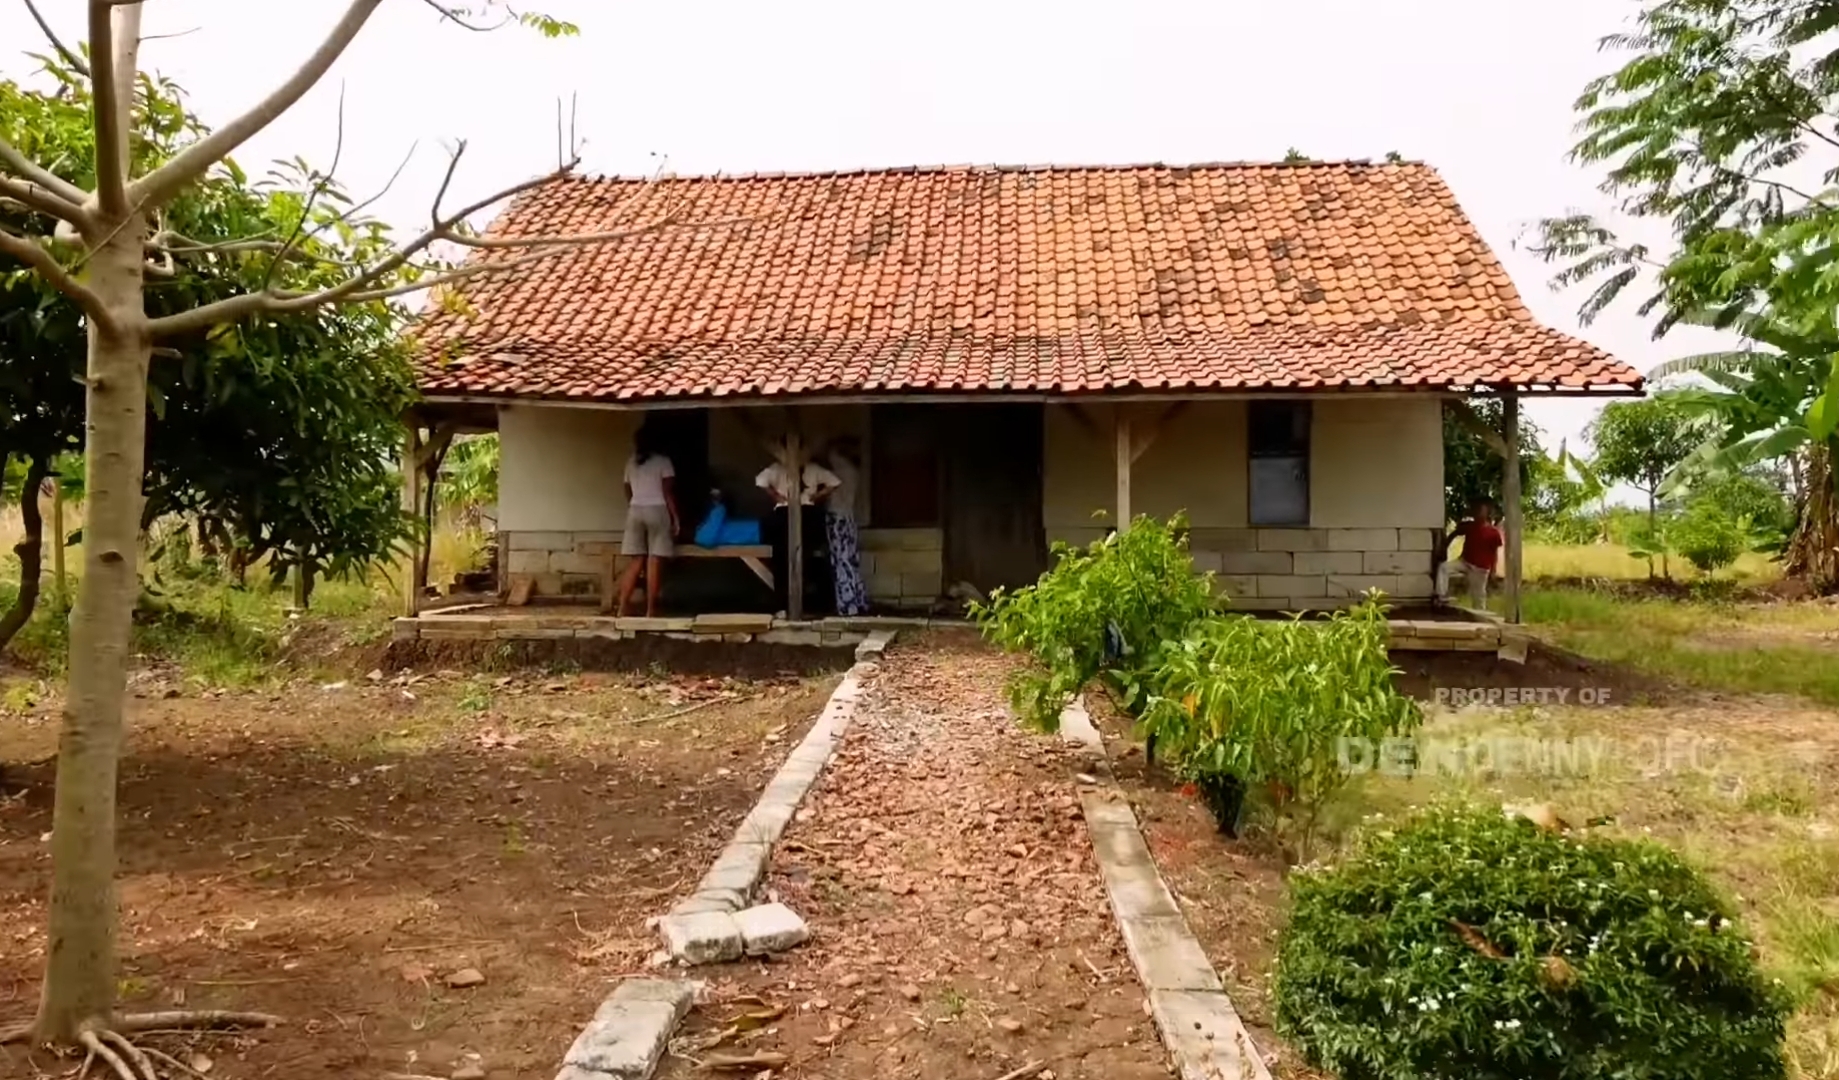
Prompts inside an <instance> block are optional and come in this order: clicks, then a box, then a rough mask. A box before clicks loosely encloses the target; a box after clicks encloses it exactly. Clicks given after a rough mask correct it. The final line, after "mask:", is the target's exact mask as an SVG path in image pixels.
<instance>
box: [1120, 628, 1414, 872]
mask: <svg viewBox="0 0 1839 1080" xmlns="http://www.w3.org/2000/svg"><path fill="white" fill-rule="evenodd" d="M1386 641H1387V629H1386V612H1385V607H1384V606H1383V605H1382V604H1381V602H1380V599H1379V596H1378V594H1377V593H1374V594H1370V595H1369V596H1368V597H1367V598H1366V599H1365V600H1364V601H1363V602H1361V603H1360V604H1359V605H1358V606H1356V607H1354V608H1352V609H1350V610H1347V611H1339V612H1335V613H1334V614H1333V615H1331V616H1329V617H1328V618H1326V619H1308V620H1305V619H1301V618H1297V619H1288V620H1280V621H1269V620H1259V619H1253V618H1247V617H1239V616H1222V617H1216V618H1210V619H1204V620H1200V621H1198V622H1196V623H1194V624H1193V625H1192V626H1191V627H1190V628H1189V631H1188V633H1187V634H1186V635H1184V636H1183V637H1182V638H1181V639H1180V640H1179V641H1176V642H1172V643H1171V644H1169V645H1168V646H1167V647H1166V648H1164V649H1163V650H1162V651H1161V653H1160V654H1159V660H1160V663H1159V665H1158V666H1157V668H1156V669H1155V670H1154V671H1153V672H1152V673H1150V674H1149V675H1148V676H1147V678H1148V680H1149V682H1150V690H1149V692H1148V693H1147V694H1146V695H1145V697H1146V699H1147V703H1148V704H1147V708H1145V710H1144V711H1143V715H1142V727H1143V730H1144V731H1145V733H1146V734H1148V735H1150V736H1153V737H1154V738H1155V739H1156V740H1157V743H1158V744H1159V745H1161V746H1165V747H1167V748H1168V750H1169V752H1170V753H1171V754H1172V756H1173V757H1174V758H1175V759H1176V760H1177V761H1178V762H1179V766H1178V767H1179V768H1180V770H1181V772H1182V773H1183V774H1184V775H1186V776H1188V777H1189V778H1191V779H1193V780H1194V781H1195V782H1196V783H1197V784H1198V785H1200V786H1202V787H1203V789H1209V788H1212V789H1213V792H1217V788H1216V787H1215V785H1216V784H1219V783H1220V782H1221V781H1223V780H1224V778H1227V777H1230V778H1232V782H1233V783H1236V784H1238V785H1243V787H1244V788H1245V789H1247V790H1248V791H1250V792H1252V793H1261V794H1262V795H1264V796H1266V797H1268V798H1269V799H1270V801H1271V803H1272V804H1273V808H1274V809H1275V810H1276V812H1277V814H1278V817H1279V821H1280V824H1284V823H1289V822H1291V821H1295V822H1298V823H1300V824H1301V826H1302V828H1303V840H1304V842H1305V844H1306V843H1307V842H1308V840H1309V838H1310V836H1311V834H1312V833H1313V830H1314V825H1315V818H1316V814H1317V813H1318V812H1319V811H1320V809H1321V807H1322V805H1323V804H1324V803H1325V802H1326V801H1327V800H1328V799H1329V798H1330V797H1331V796H1332V795H1333V794H1334V793H1335V792H1336V791H1338V790H1339V789H1340V788H1341V786H1342V785H1343V784H1345V783H1346V782H1347V780H1348V776H1349V773H1348V769H1347V767H1346V765H1345V764H1344V762H1343V760H1342V759H1343V749H1344V742H1343V740H1346V739H1371V740H1377V739H1381V738H1386V737H1388V736H1394V735H1402V734H1406V733H1408V732H1410V731H1413V730H1416V728H1417V727H1418V725H1419V724H1420V723H1421V722H1422V715H1421V714H1420V713H1419V711H1418V708H1417V706H1416V705H1415V704H1414V703H1413V702H1412V701H1411V699H1410V698H1408V697H1405V696H1404V695H1403V694H1400V693H1399V692H1398V690H1397V689H1395V688H1394V686H1393V683H1392V676H1393V675H1394V674H1395V673H1396V672H1395V670H1394V669H1393V667H1392V664H1391V661H1390V660H1389V659H1388V657H1387V653H1386ZM1227 786H1228V787H1230V785H1227ZM1213 792H1210V795H1211V794H1213ZM1223 810H1224V811H1230V810H1231V808H1230V807H1229V806H1227V807H1216V808H1215V812H1216V814H1217V813H1221V812H1222V811H1223ZM1221 825H1222V827H1227V828H1228V829H1229V831H1230V826H1231V822H1230V821H1227V820H1222V821H1221Z"/></svg>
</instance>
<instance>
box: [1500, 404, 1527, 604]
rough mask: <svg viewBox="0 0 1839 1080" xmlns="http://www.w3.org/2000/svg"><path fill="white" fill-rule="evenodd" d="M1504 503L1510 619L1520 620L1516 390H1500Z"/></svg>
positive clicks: (1522, 517) (1520, 517)
mask: <svg viewBox="0 0 1839 1080" xmlns="http://www.w3.org/2000/svg"><path fill="white" fill-rule="evenodd" d="M1500 438H1501V449H1502V454H1501V468H1502V469H1503V470H1504V471H1503V472H1502V474H1501V502H1503V503H1505V504H1506V506H1505V507H1504V508H1503V509H1504V512H1505V515H1506V521H1504V522H1503V523H1502V526H1503V528H1504V529H1505V535H1506V540H1507V551H1506V555H1507V621H1508V622H1510V623H1518V622H1519V621H1520V569H1521V562H1520V557H1521V543H1520V540H1521V532H1522V529H1523V526H1524V522H1525V518H1526V511H1525V507H1524V506H1523V505H1522V501H1523V500H1522V496H1521V492H1520V395H1519V394H1518V393H1517V392H1516V391H1513V390H1504V391H1502V392H1501V433H1500Z"/></svg>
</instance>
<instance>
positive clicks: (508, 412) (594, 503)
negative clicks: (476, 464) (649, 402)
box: [498, 405, 643, 532]
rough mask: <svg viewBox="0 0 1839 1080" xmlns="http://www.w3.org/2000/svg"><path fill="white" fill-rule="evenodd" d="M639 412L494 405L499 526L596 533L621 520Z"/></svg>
mask: <svg viewBox="0 0 1839 1080" xmlns="http://www.w3.org/2000/svg"><path fill="white" fill-rule="evenodd" d="M642 415H643V414H641V413H638V412H633V411H627V410H621V409H568V408H561V407H555V406H547V405H507V406H503V407H501V408H500V409H499V410H498V441H499V451H498V452H499V466H498V528H499V530H500V531H502V532H598V531H608V530H616V529H622V528H624V527H625V523H626V491H625V486H624V485H625V467H626V458H627V457H629V456H630V455H631V454H632V433H633V432H634V431H635V430H637V429H638V423H639V419H640V417H641V416H642Z"/></svg>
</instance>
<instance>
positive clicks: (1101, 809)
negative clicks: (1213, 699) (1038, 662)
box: [1060, 698, 1271, 1080]
mask: <svg viewBox="0 0 1839 1080" xmlns="http://www.w3.org/2000/svg"><path fill="white" fill-rule="evenodd" d="M1060 737H1061V738H1063V739H1066V740H1067V741H1069V742H1074V743H1078V744H1080V745H1081V746H1083V747H1085V748H1086V749H1087V750H1089V751H1091V752H1092V766H1093V769H1094V770H1096V771H1097V772H1098V773H1099V774H1100V775H1101V776H1102V777H1103V779H1104V784H1103V786H1102V787H1098V788H1095V789H1091V790H1087V791H1083V792H1081V793H1080V796H1079V803H1080V807H1081V809H1082V810H1084V812H1085V819H1086V832H1087V833H1088V834H1089V835H1090V836H1091V838H1092V851H1093V853H1094V854H1095V855H1096V856H1097V857H1098V868H1099V871H1100V873H1101V874H1103V876H1104V879H1105V893H1106V895H1108V896H1109V897H1110V899H1111V912H1112V914H1113V915H1114V916H1115V917H1116V918H1117V925H1118V930H1119V931H1120V932H1121V933H1122V934H1123V935H1124V946H1125V948H1126V949H1127V950H1128V951H1129V953H1130V962H1131V965H1132V966H1134V967H1135V968H1136V969H1137V978H1138V980H1139V981H1141V982H1142V984H1143V989H1144V990H1146V991H1148V993H1149V1008H1150V1014H1151V1015H1152V1016H1153V1017H1155V1020H1156V1030H1157V1031H1159V1032H1160V1033H1161V1035H1162V1044H1163V1046H1165V1047H1166V1048H1167V1049H1168V1052H1169V1055H1170V1057H1172V1058H1173V1059H1174V1061H1175V1067H1176V1069H1177V1071H1178V1073H1179V1075H1180V1076H1181V1078H1182V1080H1271V1074H1270V1070H1268V1069H1267V1068H1265V1065H1264V1057H1263V1055H1262V1054H1260V1053H1259V1051H1258V1047H1257V1045H1256V1044H1255V1043H1253V1042H1252V1038H1251V1035H1250V1034H1249V1033H1248V1032H1247V1031H1246V1030H1245V1024H1244V1023H1243V1022H1242V1021H1241V1020H1240V1019H1239V1013H1238V1010H1236V1009H1234V1008H1233V1007H1232V1000H1231V999H1230V998H1229V997H1227V995H1226V988H1225V985H1224V984H1223V983H1221V982H1220V977H1219V975H1218V973H1216V972H1215V971H1214V970H1213V963H1212V961H1210V960H1208V959H1207V951H1206V950H1205V949H1203V948H1202V947H1201V944H1200V941H1199V940H1197V939H1196V938H1195V937H1194V933H1193V931H1191V930H1189V929H1188V920H1187V919H1186V918H1185V917H1184V916H1183V915H1182V914H1181V908H1180V907H1179V906H1178V905H1177V904H1176V903H1175V897H1174V894H1172V893H1170V892H1169V888H1168V885H1167V884H1165V883H1164V882H1163V880H1162V873H1161V871H1159V870H1157V869H1156V860H1155V858H1154V856H1152V855H1151V854H1150V851H1149V845H1148V844H1147V843H1146V842H1145V841H1144V839H1143V831H1142V830H1141V829H1140V828H1139V827H1138V826H1137V816H1136V814H1135V813H1133V812H1132V811H1131V809H1130V804H1129V802H1127V801H1126V800H1125V799H1124V797H1123V794H1122V793H1121V792H1120V791H1118V789H1117V785H1116V784H1115V783H1113V782H1112V777H1111V764H1110V759H1109V757H1108V756H1107V755H1106V753H1105V744H1104V740H1103V739H1102V738H1100V737H1099V734H1098V729H1097V728H1096V727H1094V726H1093V725H1092V717H1091V715H1090V714H1088V713H1087V712H1086V707H1085V702H1084V701H1082V700H1080V699H1079V698H1074V699H1073V700H1072V701H1071V702H1070V703H1069V704H1068V705H1067V707H1066V708H1065V709H1064V710H1062V711H1061V713H1060Z"/></svg>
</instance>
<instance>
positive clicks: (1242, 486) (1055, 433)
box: [1042, 395, 1443, 543]
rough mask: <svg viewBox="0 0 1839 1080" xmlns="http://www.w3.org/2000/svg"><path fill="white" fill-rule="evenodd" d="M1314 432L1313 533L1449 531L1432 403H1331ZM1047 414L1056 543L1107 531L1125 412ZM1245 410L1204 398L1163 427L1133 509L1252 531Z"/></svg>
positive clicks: (1142, 416) (1146, 413) (1143, 411)
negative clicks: (1120, 418)
mask: <svg viewBox="0 0 1839 1080" xmlns="http://www.w3.org/2000/svg"><path fill="white" fill-rule="evenodd" d="M1313 400H1314V402H1315V406H1314V412H1315V420H1314V428H1313V431H1312V435H1311V457H1312V461H1311V463H1310V493H1309V494H1310V521H1309V527H1311V528H1380V527H1392V528H1401V527H1403V528H1420V527H1421V528H1438V527H1440V526H1441V525H1442V524H1443V417H1442V402H1441V399H1439V398H1436V397H1433V396H1428V395H1427V396H1424V397H1410V398H1380V397H1371V396H1362V397H1354V396H1344V397H1330V396H1321V397H1316V398H1314V399H1313ZM1078 408H1079V412H1083V414H1084V415H1085V416H1086V417H1087V418H1089V423H1082V422H1081V421H1080V419H1079V412H1075V409H1074V407H1073V406H1062V405H1052V406H1049V407H1048V409H1047V423H1046V432H1047V436H1046V438H1047V447H1046V455H1047V456H1046V462H1045V467H1046V479H1045V484H1046V488H1045V495H1044V505H1043V508H1042V513H1043V519H1044V522H1045V524H1046V527H1047V536H1048V539H1049V540H1068V541H1072V542H1076V543H1077V542H1082V541H1084V540H1088V539H1091V538H1092V537H1094V536H1097V535H1099V534H1100V533H1101V532H1102V531H1103V529H1104V526H1105V525H1107V524H1109V523H1110V518H1109V517H1107V518H1105V519H1104V520H1102V521H1101V520H1096V519H1094V517H1093V511H1095V510H1101V509H1102V510H1104V511H1106V512H1107V513H1111V512H1112V511H1113V510H1114V507H1115V502H1116V499H1117V469H1116V462H1117V443H1116V436H1115V434H1114V431H1115V428H1114V426H1113V425H1114V424H1115V423H1116V420H1115V415H1116V414H1115V411H1114V409H1113V408H1112V407H1110V406H1102V405H1083V406H1079V407H1078ZM1167 408H1168V407H1167V406H1155V405H1135V406H1131V409H1132V414H1131V415H1132V417H1133V420H1132V422H1133V423H1134V424H1136V425H1138V426H1145V425H1148V424H1150V423H1152V422H1153V421H1154V420H1155V418H1156V417H1157V416H1160V415H1163V414H1164V413H1165V412H1166V411H1167ZM1246 408H1247V403H1246V402H1245V401H1242V400H1236V401H1196V402H1193V403H1191V404H1190V405H1188V406H1187V407H1186V408H1183V409H1181V410H1180V411H1178V412H1175V413H1174V414H1172V415H1171V416H1170V417H1169V419H1167V420H1166V421H1165V422H1163V423H1162V425H1161V426H1160V429H1159V431H1158V434H1157V435H1156V438H1155V441H1154V442H1152V443H1151V444H1150V446H1149V449H1147V450H1146V451H1144V453H1143V456H1142V457H1140V458H1138V459H1137V462H1136V465H1135V467H1134V468H1133V469H1132V472H1131V509H1132V512H1133V513H1139V514H1152V515H1155V516H1157V517H1163V518H1166V517H1168V516H1170V515H1172V514H1174V513H1175V512H1176V511H1178V510H1185V511H1186V512H1187V514H1188V520H1189V523H1190V524H1191V525H1193V526H1194V527H1195V528H1203V529H1204V528H1243V527H1245V526H1246V525H1247V523H1248V515H1247V509H1246V488H1247V483H1248V479H1247V467H1246Z"/></svg>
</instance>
